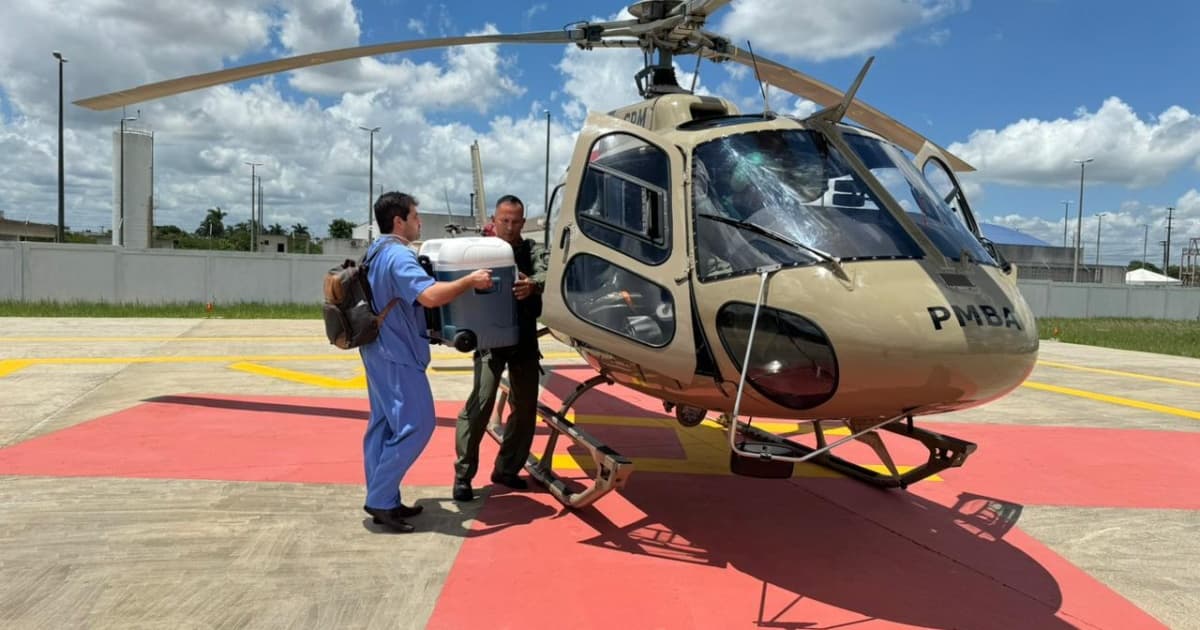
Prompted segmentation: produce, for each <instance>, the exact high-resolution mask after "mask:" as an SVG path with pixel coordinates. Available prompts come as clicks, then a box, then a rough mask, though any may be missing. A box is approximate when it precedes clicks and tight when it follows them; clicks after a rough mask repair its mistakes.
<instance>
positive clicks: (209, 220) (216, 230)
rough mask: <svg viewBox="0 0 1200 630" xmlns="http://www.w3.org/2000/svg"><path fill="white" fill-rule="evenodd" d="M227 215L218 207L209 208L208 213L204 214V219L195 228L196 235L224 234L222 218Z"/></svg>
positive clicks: (227, 214) (211, 235)
mask: <svg viewBox="0 0 1200 630" xmlns="http://www.w3.org/2000/svg"><path fill="white" fill-rule="evenodd" d="M227 216H229V213H228V212H225V211H224V210H222V209H221V208H220V207H217V208H209V209H208V213H207V214H205V215H204V220H203V221H201V222H200V227H198V228H196V236H208V237H213V236H224V235H225V222H224V219H225V217H227Z"/></svg>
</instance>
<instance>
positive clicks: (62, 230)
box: [51, 50, 67, 243]
mask: <svg viewBox="0 0 1200 630" xmlns="http://www.w3.org/2000/svg"><path fill="white" fill-rule="evenodd" d="M51 54H52V55H54V58H55V59H57V60H58V237H57V238H56V239H55V240H57V241H58V242H59V243H62V242H63V241H65V240H66V225H65V221H66V217H65V214H66V210H65V207H66V206H65V204H64V203H63V64H64V63H67V58H66V57H64V56H62V53H61V52H58V51H57V50H56V51H54V52H53V53H51Z"/></svg>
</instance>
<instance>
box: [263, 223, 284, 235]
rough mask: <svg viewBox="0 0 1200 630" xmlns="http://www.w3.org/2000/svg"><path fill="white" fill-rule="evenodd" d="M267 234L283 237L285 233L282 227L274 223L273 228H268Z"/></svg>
mask: <svg viewBox="0 0 1200 630" xmlns="http://www.w3.org/2000/svg"><path fill="white" fill-rule="evenodd" d="M267 234H270V235H272V236H283V235H284V234H285V232H284V231H283V226H282V225H279V224H278V223H272V224H271V227H269V228H267Z"/></svg>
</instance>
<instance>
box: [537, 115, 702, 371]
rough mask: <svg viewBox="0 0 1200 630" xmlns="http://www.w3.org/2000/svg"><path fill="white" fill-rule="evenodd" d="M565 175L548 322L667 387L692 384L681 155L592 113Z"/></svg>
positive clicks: (554, 234)
mask: <svg viewBox="0 0 1200 630" xmlns="http://www.w3.org/2000/svg"><path fill="white" fill-rule="evenodd" d="M567 173H568V174H567V181H566V184H565V186H564V187H563V189H562V190H561V194H560V195H559V196H561V197H562V205H561V208H559V209H558V210H557V212H558V216H557V217H556V219H555V220H553V221H551V232H550V235H549V236H550V243H549V245H550V252H551V254H550V270H549V273H548V276H547V284H548V285H549V286H551V287H555V288H559V289H560V290H559V291H554V290H551V291H547V293H546V295H545V296H544V297H543V305H544V306H543V309H544V319H545V320H546V323H547V325H549V326H550V328H552V329H554V330H555V331H557V332H561V333H565V334H567V335H568V336H570V337H572V338H573V339H575V340H577V341H579V342H582V343H583V344H586V345H588V346H590V347H592V348H594V349H595V350H596V351H597V354H598V355H600V356H605V355H611V356H612V357H613V360H614V361H615V362H616V363H615V365H618V366H620V365H626V364H628V363H634V364H637V365H638V366H640V372H642V373H644V374H645V375H646V377H647V378H650V377H652V376H653V374H654V373H657V374H658V375H661V376H663V377H666V379H668V380H667V381H666V382H664V383H663V384H664V385H667V386H673V387H678V386H682V385H686V384H687V383H690V382H691V380H692V377H693V375H694V373H695V369H696V356H695V348H694V342H693V340H694V337H693V333H692V308H691V296H690V287H689V284H688V282H687V278H688V252H687V244H686V237H687V236H686V235H687V231H686V229H685V226H684V222H685V219H686V216H687V213H686V211H685V206H684V204H685V199H684V195H683V178H684V170H683V159H682V156H681V154H680V151H679V149H678V148H677V147H675V146H674V145H672V144H670V143H668V142H665V141H663V140H662V139H661V138H660V137H659V136H658V135H657V134H655V133H653V132H651V131H648V130H646V129H644V128H642V127H638V126H636V125H633V124H630V123H627V122H625V121H623V120H619V119H617V118H613V117H611V116H606V115H604V114H592V115H590V116H588V119H587V122H586V124H585V126H584V128H583V131H582V132H581V133H580V135H579V140H578V141H577V143H576V145H575V154H574V155H573V156H572V159H571V166H570V168H569V169H568V171H567ZM634 373H635V375H636V374H637V371H634ZM671 380H673V381H676V382H675V383H671V382H670V381H671Z"/></svg>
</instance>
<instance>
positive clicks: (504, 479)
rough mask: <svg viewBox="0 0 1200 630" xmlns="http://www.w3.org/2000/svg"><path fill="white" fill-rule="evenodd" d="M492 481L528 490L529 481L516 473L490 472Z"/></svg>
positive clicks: (514, 488) (515, 488)
mask: <svg viewBox="0 0 1200 630" xmlns="http://www.w3.org/2000/svg"><path fill="white" fill-rule="evenodd" d="M492 483H498V484H500V485H502V486H507V487H509V488H512V489H513V490H528V489H529V483H528V482H526V481H525V480H524V479H522V478H520V477H518V476H516V475H506V474H504V473H501V472H494V473H492Z"/></svg>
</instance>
